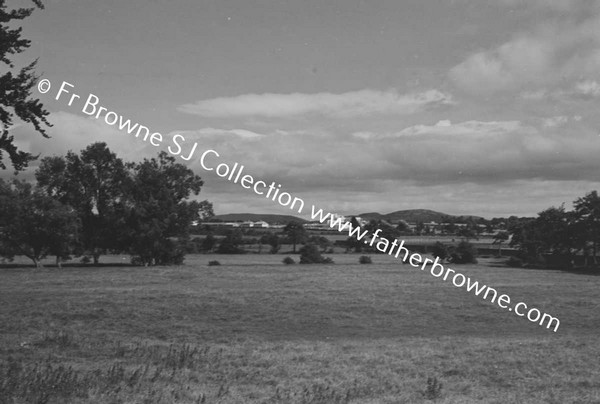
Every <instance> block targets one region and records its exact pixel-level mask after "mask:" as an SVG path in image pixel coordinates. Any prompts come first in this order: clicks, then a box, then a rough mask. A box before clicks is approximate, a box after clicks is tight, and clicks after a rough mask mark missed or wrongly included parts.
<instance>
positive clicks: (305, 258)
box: [300, 244, 333, 264]
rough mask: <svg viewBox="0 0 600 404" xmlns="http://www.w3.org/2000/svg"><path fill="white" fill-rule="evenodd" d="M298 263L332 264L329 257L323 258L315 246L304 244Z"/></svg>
mask: <svg viewBox="0 0 600 404" xmlns="http://www.w3.org/2000/svg"><path fill="white" fill-rule="evenodd" d="M300 263H301V264H333V260H332V259H331V258H329V257H327V258H325V257H323V256H322V255H321V252H320V251H319V248H318V247H317V246H316V245H315V244H306V245H305V246H304V247H302V248H301V249H300Z"/></svg>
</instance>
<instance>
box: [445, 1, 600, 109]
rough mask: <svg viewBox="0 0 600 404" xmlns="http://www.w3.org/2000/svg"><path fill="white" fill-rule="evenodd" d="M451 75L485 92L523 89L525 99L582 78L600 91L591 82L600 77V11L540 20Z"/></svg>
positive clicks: (553, 91)
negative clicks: (570, 17)
mask: <svg viewBox="0 0 600 404" xmlns="http://www.w3.org/2000/svg"><path fill="white" fill-rule="evenodd" d="M449 77H450V79H451V80H452V81H453V82H454V84H456V85H457V86H458V87H459V88H461V89H463V90H465V91H467V92H469V93H473V94H480V95H481V94H484V95H489V94H493V93H503V92H510V91H513V90H517V91H519V92H520V94H521V96H522V97H523V98H527V99H540V98H543V97H544V95H548V94H556V92H557V91H563V92H567V93H568V92H569V91H570V88H571V87H572V86H573V85H574V84H575V83H577V82H582V83H586V85H583V87H582V88H583V89H585V90H588V91H597V89H596V88H595V87H590V86H589V84H592V83H595V80H596V79H597V78H600V16H599V15H598V13H597V12H595V13H592V14H590V15H588V16H586V18H584V19H581V18H572V19H567V20H565V21H555V20H552V19H550V20H548V21H546V22H543V23H539V24H537V25H535V26H533V27H532V28H531V29H530V30H529V31H528V32H521V33H518V34H515V36H514V37H513V38H512V39H511V40H509V41H507V42H505V43H503V44H501V45H499V46H496V47H494V48H492V49H488V50H485V51H479V52H476V53H473V54H471V55H470V56H468V57H467V58H466V59H465V60H464V61H462V62H461V63H459V64H458V65H456V66H454V67H453V68H452V69H451V70H450V71H449ZM582 78H585V79H583V80H582ZM579 86H580V87H581V84H580V85H579Z"/></svg>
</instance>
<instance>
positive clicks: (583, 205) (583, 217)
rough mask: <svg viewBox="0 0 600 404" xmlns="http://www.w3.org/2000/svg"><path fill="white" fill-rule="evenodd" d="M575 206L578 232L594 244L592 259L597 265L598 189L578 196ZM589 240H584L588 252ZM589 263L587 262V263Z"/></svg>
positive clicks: (599, 210)
mask: <svg viewBox="0 0 600 404" xmlns="http://www.w3.org/2000/svg"><path fill="white" fill-rule="evenodd" d="M573 206H574V207H575V210H574V216H575V222H576V223H577V224H578V226H577V227H578V230H579V231H578V232H577V234H580V235H583V236H584V238H585V241H587V242H589V243H590V244H591V246H592V261H593V263H594V264H595V265H596V264H597V263H598V262H597V259H596V254H597V250H598V244H599V243H600V196H598V192H597V191H592V192H590V193H588V194H587V195H585V196H584V197H581V198H578V199H577V200H576V201H575V202H573ZM587 242H584V243H583V244H584V245H583V248H584V249H586V252H587V248H586V247H587V244H588V243H587ZM586 264H587V263H586Z"/></svg>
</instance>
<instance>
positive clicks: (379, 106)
mask: <svg viewBox="0 0 600 404" xmlns="http://www.w3.org/2000/svg"><path fill="white" fill-rule="evenodd" d="M452 102H453V101H452V96H451V95H449V94H446V93H443V92H441V91H439V90H434V89H432V90H428V91H424V92H420V93H410V94H399V93H398V92H397V91H395V90H388V91H376V90H360V91H351V92H346V93H341V94H333V93H314V94H303V93H292V94H273V93H265V94H245V95H239V96H236V97H219V98H212V99H208V100H201V101H198V102H196V103H193V104H185V105H182V106H180V107H179V111H182V112H186V113H190V114H196V115H200V116H204V117H216V118H223V117H252V116H259V117H267V118H278V117H279V118H286V117H294V116H300V115H307V114H314V115H324V116H329V117H335V118H346V117H352V116H357V115H360V116H364V115H373V114H412V113H415V112H417V111H421V110H424V109H428V108H432V107H436V106H440V105H448V104H451V103H452Z"/></svg>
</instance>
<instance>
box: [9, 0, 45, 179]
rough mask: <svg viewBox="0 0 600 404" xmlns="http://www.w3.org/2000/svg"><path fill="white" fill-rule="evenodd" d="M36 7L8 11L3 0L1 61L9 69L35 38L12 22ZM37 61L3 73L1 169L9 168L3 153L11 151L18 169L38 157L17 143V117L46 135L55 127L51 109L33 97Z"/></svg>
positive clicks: (26, 15)
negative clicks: (13, 58)
mask: <svg viewBox="0 0 600 404" xmlns="http://www.w3.org/2000/svg"><path fill="white" fill-rule="evenodd" d="M33 3H34V4H35V5H36V6H37V7H38V8H41V9H43V8H44V6H43V4H42V2H41V1H40V0H33ZM34 9H35V8H18V9H15V10H10V11H7V10H6V5H5V0H0V61H1V62H2V63H4V64H5V65H7V66H8V67H9V69H14V67H15V66H14V64H13V62H12V61H11V59H10V55H15V54H18V53H21V52H23V51H25V49H27V48H29V46H30V44H31V41H30V40H28V39H24V38H22V37H21V31H22V28H21V27H19V28H15V29H11V28H9V27H8V24H9V23H10V22H11V21H14V20H23V19H25V18H27V17H29V16H30V15H31V13H32V12H33V10H34ZM36 64H37V60H35V61H33V62H32V63H30V64H29V65H27V66H25V67H23V68H22V69H20V71H18V73H17V72H13V71H11V70H8V71H7V72H6V73H4V74H3V75H2V76H0V89H2V91H0V121H2V128H1V129H0V130H1V134H0V168H1V169H6V164H5V163H4V162H3V157H4V155H3V153H7V154H8V157H9V159H10V161H11V163H12V166H13V168H14V169H15V170H16V171H21V170H23V169H25V168H26V167H27V165H28V164H29V162H30V161H32V160H35V158H36V157H34V156H32V155H31V154H30V153H27V152H24V151H22V150H19V148H18V147H17V145H16V144H15V139H14V136H12V135H11V134H10V128H11V127H12V125H13V123H14V119H15V116H16V118H18V119H19V120H21V121H23V122H27V123H31V124H32V125H33V127H34V129H35V131H36V132H38V133H39V134H41V135H42V136H43V137H45V138H48V137H49V136H48V134H47V133H46V131H45V128H44V126H52V125H50V123H49V122H48V121H47V119H46V116H48V111H46V110H45V109H44V106H43V105H42V104H41V103H40V101H39V99H34V98H32V97H31V89H32V88H33V87H34V86H35V84H36V82H37V79H38V77H37V76H36V75H35V73H34V70H35V67H36Z"/></svg>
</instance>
